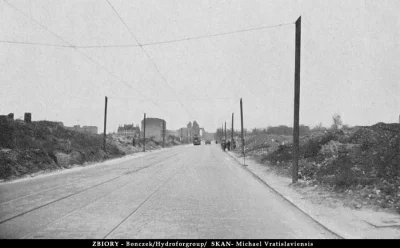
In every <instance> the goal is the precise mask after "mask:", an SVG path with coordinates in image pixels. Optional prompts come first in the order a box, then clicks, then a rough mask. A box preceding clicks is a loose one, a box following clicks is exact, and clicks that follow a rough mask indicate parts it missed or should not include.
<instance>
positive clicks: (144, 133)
mask: <svg viewBox="0 0 400 248" xmlns="http://www.w3.org/2000/svg"><path fill="white" fill-rule="evenodd" d="M143 151H144V152H145V151H146V113H144V118H143Z"/></svg>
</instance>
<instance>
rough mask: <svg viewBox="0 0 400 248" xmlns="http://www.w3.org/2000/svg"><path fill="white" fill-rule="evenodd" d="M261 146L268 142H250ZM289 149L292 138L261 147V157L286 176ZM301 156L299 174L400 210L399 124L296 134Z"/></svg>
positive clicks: (290, 156) (289, 163)
mask: <svg viewBox="0 0 400 248" xmlns="http://www.w3.org/2000/svg"><path fill="white" fill-rule="evenodd" d="M263 145H266V143H264V144H259V143H256V144H255V145H253V146H251V147H254V148H256V149H257V148H258V147H262V146H263ZM292 150H293V146H292V144H291V143H288V144H283V145H278V146H277V147H276V149H270V150H268V151H265V150H264V151H262V152H260V153H261V156H260V157H261V159H260V160H261V161H262V162H265V161H268V163H269V164H270V165H272V166H275V167H276V168H281V169H280V170H282V171H284V172H285V173H286V174H287V175H290V173H291V171H290V168H291V165H292V163H291V162H292ZM259 151H261V149H259ZM260 153H257V152H255V151H252V154H260ZM299 156H300V160H299V177H300V178H301V179H303V180H307V181H314V182H315V183H321V184H324V185H328V186H332V187H335V188H336V189H338V190H343V189H350V188H351V189H353V190H361V189H362V192H363V193H362V194H363V195H365V197H367V198H369V199H374V200H376V203H377V204H378V205H380V206H383V207H390V208H397V209H398V210H399V211H400V124H385V123H377V124H375V125H373V126H365V127H358V128H357V129H353V130H350V131H346V132H344V131H335V132H332V131H323V132H316V133H311V134H310V135H308V136H304V137H302V138H301V139H300V153H299ZM360 192H361V191H360Z"/></svg>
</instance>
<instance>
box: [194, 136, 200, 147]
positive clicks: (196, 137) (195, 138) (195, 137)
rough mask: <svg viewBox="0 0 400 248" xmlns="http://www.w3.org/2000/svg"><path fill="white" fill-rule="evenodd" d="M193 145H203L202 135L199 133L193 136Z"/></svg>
mask: <svg viewBox="0 0 400 248" xmlns="http://www.w3.org/2000/svg"><path fill="white" fill-rule="evenodd" d="M193 145H195V146H196V145H201V139H200V137H199V136H198V135H196V134H195V135H194V136H193Z"/></svg>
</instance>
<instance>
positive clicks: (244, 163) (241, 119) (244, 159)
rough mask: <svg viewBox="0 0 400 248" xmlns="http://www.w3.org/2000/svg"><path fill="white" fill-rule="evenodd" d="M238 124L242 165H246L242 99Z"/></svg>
mask: <svg viewBox="0 0 400 248" xmlns="http://www.w3.org/2000/svg"><path fill="white" fill-rule="evenodd" d="M240 122H241V124H242V125H241V129H242V132H241V133H242V155H243V165H246V157H245V154H244V132H243V130H244V128H243V103H242V98H240Z"/></svg>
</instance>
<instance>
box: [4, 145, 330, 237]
mask: <svg viewBox="0 0 400 248" xmlns="http://www.w3.org/2000/svg"><path fill="white" fill-rule="evenodd" d="M0 238H3V239H4V238H14V239H15V238H30V239H33V238H40V239H43V238H45V239H48V238H63V239H72V238H73V239H78V238H88V239H102V238H106V239H138V238H143V239H149V238H150V239H151V238H172V239H173V238H176V239H177V238H193V239H198V238H206V239H225V238H232V239H237V238H255V239H268V238H277V239H279V238H316V239H323V238H336V237H335V236H334V235H333V234H331V233H329V232H328V231H326V230H325V229H324V228H322V227H321V226H319V225H318V224H316V223H315V222H314V221H313V220H311V219H310V218H309V217H308V216H306V215H304V214H303V213H302V212H300V211H299V210H298V209H296V208H295V207H293V206H292V205H290V204H289V203H287V202H286V201H285V200H284V199H282V198H281V197H280V196H278V195H277V194H275V193H274V192H273V191H272V190H270V189H269V188H268V187H266V186H265V185H263V184H262V183H260V182H259V181H257V180H256V179H254V178H253V176H251V175H250V173H249V172H247V171H246V170H244V169H243V168H242V167H241V166H240V165H239V164H237V163H236V162H235V161H234V160H233V159H232V158H231V157H229V156H228V155H227V154H225V153H224V152H223V151H222V149H220V147H219V145H216V144H214V143H213V144H211V145H204V143H203V144H202V145H200V146H193V145H186V146H179V147H174V148H170V149H166V150H162V151H157V152H152V153H147V154H145V155H143V156H139V157H131V158H124V159H118V160H115V161H108V162H105V163H101V164H97V165H90V166H86V167H83V168H79V169H70V170H65V171H61V172H57V173H52V174H50V175H47V176H39V177H34V178H32V179H29V180H22V181H17V182H11V183H2V184H0Z"/></svg>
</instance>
